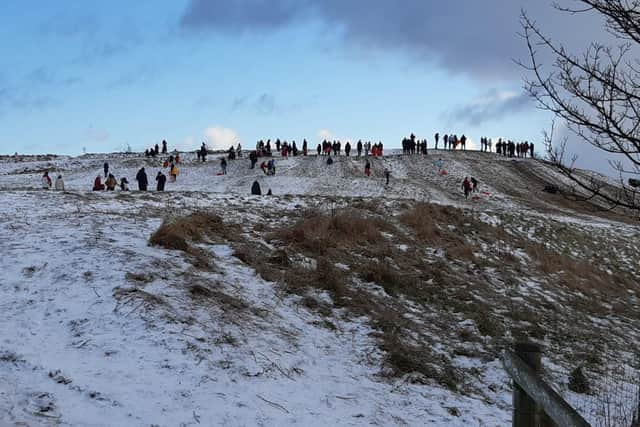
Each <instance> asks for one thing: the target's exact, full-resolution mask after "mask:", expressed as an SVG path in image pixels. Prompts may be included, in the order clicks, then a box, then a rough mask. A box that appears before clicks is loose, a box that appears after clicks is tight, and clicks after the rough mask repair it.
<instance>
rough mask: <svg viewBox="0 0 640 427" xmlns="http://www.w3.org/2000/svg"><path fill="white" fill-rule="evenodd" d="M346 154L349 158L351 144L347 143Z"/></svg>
mask: <svg viewBox="0 0 640 427" xmlns="http://www.w3.org/2000/svg"><path fill="white" fill-rule="evenodd" d="M344 153H345V154H346V155H347V157H349V153H351V144H350V143H349V142H348V141H347V143H346V144H345V146H344Z"/></svg>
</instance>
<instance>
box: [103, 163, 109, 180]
mask: <svg viewBox="0 0 640 427" xmlns="http://www.w3.org/2000/svg"><path fill="white" fill-rule="evenodd" d="M103 168H104V177H105V178H106V177H107V176H108V175H109V163H107V162H104V165H103Z"/></svg>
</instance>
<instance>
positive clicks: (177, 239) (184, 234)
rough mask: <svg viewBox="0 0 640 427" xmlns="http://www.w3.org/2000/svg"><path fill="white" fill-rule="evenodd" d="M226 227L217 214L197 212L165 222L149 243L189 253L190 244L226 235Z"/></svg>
mask: <svg viewBox="0 0 640 427" xmlns="http://www.w3.org/2000/svg"><path fill="white" fill-rule="evenodd" d="M225 232H226V227H225V225H224V223H223V221H222V218H221V217H220V216H218V215H217V214H215V213H209V212H196V213H193V214H191V215H188V216H185V217H181V218H177V219H174V220H170V221H165V222H164V223H163V224H162V225H161V226H160V228H158V230H156V232H155V233H153V234H152V235H151V238H150V239H149V243H151V244H152V245H154V246H162V247H163V248H166V249H173V250H180V251H184V252H187V251H188V250H189V247H190V246H189V242H202V241H203V239H204V238H205V237H206V238H212V237H214V236H221V235H224V233H225Z"/></svg>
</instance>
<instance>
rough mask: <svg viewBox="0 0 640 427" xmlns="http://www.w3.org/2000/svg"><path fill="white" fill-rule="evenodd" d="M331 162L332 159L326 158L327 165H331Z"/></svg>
mask: <svg viewBox="0 0 640 427" xmlns="http://www.w3.org/2000/svg"><path fill="white" fill-rule="evenodd" d="M332 164H333V159H332V158H331V157H329V158H327V165H329V166H331V165H332Z"/></svg>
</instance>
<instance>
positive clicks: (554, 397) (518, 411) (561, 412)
mask: <svg viewBox="0 0 640 427" xmlns="http://www.w3.org/2000/svg"><path fill="white" fill-rule="evenodd" d="M540 355H541V348H540V346H539V345H536V344H532V343H517V344H516V345H515V353H514V352H511V351H508V350H507V351H505V352H504V353H503V359H502V362H503V364H504V367H505V369H506V371H507V373H508V374H509V375H510V376H511V378H512V379H513V424H512V425H513V427H558V426H561V427H591V426H590V425H589V423H588V422H587V421H586V420H585V419H584V418H582V416H580V414H578V413H577V412H576V410H575V409H573V408H572V407H571V406H570V405H569V404H568V403H567V402H566V401H565V400H564V399H563V398H562V397H561V396H560V395H559V394H558V393H557V392H556V391H555V390H553V388H551V387H550V386H549V385H548V384H547V383H545V382H544V381H543V380H542V379H541V378H540V372H541V370H542V363H541V357H540Z"/></svg>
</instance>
